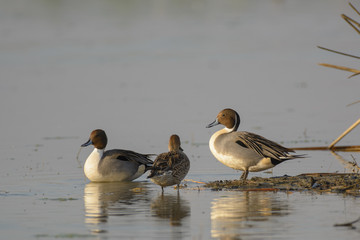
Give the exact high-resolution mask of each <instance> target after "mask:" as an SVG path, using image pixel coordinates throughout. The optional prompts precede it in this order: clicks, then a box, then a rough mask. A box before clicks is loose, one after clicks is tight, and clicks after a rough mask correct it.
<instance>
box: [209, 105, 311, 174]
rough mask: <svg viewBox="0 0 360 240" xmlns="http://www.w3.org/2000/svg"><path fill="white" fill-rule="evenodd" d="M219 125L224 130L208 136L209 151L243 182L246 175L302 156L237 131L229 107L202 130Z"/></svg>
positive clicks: (237, 122)
mask: <svg viewBox="0 0 360 240" xmlns="http://www.w3.org/2000/svg"><path fill="white" fill-rule="evenodd" d="M219 124H221V125H223V126H225V127H224V128H223V129H221V130H219V131H217V132H215V133H214V134H213V135H212V136H211V138H210V141H209V147H210V151H211V153H212V154H213V155H214V157H215V158H216V159H217V160H218V161H220V162H221V163H222V164H224V165H225V166H228V167H230V168H233V169H236V170H241V171H243V174H242V175H241V177H240V180H244V181H245V180H246V178H247V177H248V174H249V172H259V171H263V170H266V169H270V168H273V167H275V166H276V165H278V164H280V163H282V162H285V161H287V160H290V159H295V158H301V157H304V155H293V154H290V153H294V151H293V150H291V149H289V148H286V147H283V146H281V145H280V144H278V143H276V142H273V141H271V140H269V139H266V138H265V137H262V136H260V135H257V134H255V133H251V132H245V131H237V129H238V127H239V125H240V116H239V114H238V113H237V112H236V111H235V110H233V109H231V108H226V109H223V110H221V111H220V112H219V114H218V115H217V117H216V119H215V121H213V122H212V123H210V124H208V125H207V126H206V127H207V128H211V127H214V126H216V125H219Z"/></svg>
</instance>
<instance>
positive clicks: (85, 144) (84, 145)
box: [81, 139, 92, 147]
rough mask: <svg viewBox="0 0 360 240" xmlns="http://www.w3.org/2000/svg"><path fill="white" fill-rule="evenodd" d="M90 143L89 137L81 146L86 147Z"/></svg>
mask: <svg viewBox="0 0 360 240" xmlns="http://www.w3.org/2000/svg"><path fill="white" fill-rule="evenodd" d="M91 144H92V141H91V139H89V140H88V141H87V142H86V143H84V144H82V145H81V147H86V146H89V145H91Z"/></svg>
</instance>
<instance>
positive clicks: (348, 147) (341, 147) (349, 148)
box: [291, 145, 360, 152]
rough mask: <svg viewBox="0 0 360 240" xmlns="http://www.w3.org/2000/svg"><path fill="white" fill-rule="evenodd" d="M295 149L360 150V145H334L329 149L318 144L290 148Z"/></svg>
mask: <svg viewBox="0 0 360 240" xmlns="http://www.w3.org/2000/svg"><path fill="white" fill-rule="evenodd" d="M291 149H292V150H296V151H325V150H332V151H338V152H360V145H354V146H334V147H332V148H331V149H330V148H329V147H328V146H318V147H297V148H291Z"/></svg>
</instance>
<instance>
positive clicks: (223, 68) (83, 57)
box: [0, 0, 360, 239]
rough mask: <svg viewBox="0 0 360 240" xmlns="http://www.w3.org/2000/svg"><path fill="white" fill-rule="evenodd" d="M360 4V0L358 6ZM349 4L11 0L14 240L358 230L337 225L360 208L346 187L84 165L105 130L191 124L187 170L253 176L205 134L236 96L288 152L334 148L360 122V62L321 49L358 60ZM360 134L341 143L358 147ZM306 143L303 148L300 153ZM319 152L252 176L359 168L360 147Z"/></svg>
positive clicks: (138, 146)
mask: <svg viewBox="0 0 360 240" xmlns="http://www.w3.org/2000/svg"><path fill="white" fill-rule="evenodd" d="M354 4H355V5H356V4H357V2H354ZM358 8H360V5H359V6H358ZM342 13H345V14H347V15H349V16H350V17H353V18H354V19H358V20H359V19H360V17H359V16H357V15H356V14H355V13H354V12H353V11H352V10H351V8H350V7H349V6H348V5H347V1H339V0H319V1H295V0H273V1H250V0H248V1H245V0H236V1H235V0H234V1H228V0H226V1H215V0H214V1H202V0H199V1H180V0H179V1H162V0H147V1H145V0H143V1H140V0H135V1H111V0H107V1H95V0H86V1H85V0H80V1H50V0H26V1H25V0H23V1H21V0H12V1H10V0H9V1H6V0H5V1H1V2H0V36H1V37H0V110H1V113H2V114H1V115H0V119H1V125H0V132H1V138H0V151H1V158H0V159H1V162H2V167H1V168H0V179H1V185H0V199H1V200H0V201H1V204H0V211H1V217H0V232H1V234H0V238H1V239H53V238H58V239H59V238H60V239H61V238H63V239H67V238H69V239H83V238H86V239H88V238H89V239H92V238H94V239H119V238H122V239H210V238H214V239H264V238H273V239H304V238H308V239H359V237H360V230H359V229H360V224H358V225H357V226H356V227H357V228H356V229H349V228H335V227H333V225H334V224H335V223H342V222H346V221H352V220H354V219H356V218H358V217H359V216H360V200H359V199H358V198H353V197H344V196H342V195H334V194H324V195H317V194H315V195H314V194H310V193H307V192H302V193H288V194H285V193H272V192H230V191H221V192H213V191H210V190H205V189H202V188H201V184H197V183H193V182H188V183H187V184H188V189H182V190H181V191H180V193H179V194H177V191H176V190H174V189H172V188H167V189H166V190H165V194H164V195H163V196H162V195H161V194H160V193H161V190H160V188H159V187H158V186H155V185H153V184H152V183H151V182H149V181H147V180H146V176H143V177H141V178H140V179H138V180H137V181H136V182H133V183H126V184H119V183H117V184H94V183H89V182H88V181H87V180H86V179H85V177H84V175H83V172H82V168H81V165H82V164H83V163H84V160H85V159H86V157H87V155H88V154H89V153H90V151H91V148H86V149H83V150H81V152H80V153H79V161H80V162H81V164H80V165H79V163H78V162H77V161H76V156H77V154H78V152H79V146H80V145H81V144H82V143H84V142H85V141H86V140H87V139H88V136H89V133H90V131H91V130H93V129H95V128H103V129H105V131H106V132H107V134H108V137H109V146H108V148H109V149H111V148H124V149H132V150H135V151H139V152H143V153H160V152H164V151H166V150H167V141H168V138H169V136H170V134H173V133H176V134H178V135H179V136H180V137H181V139H182V141H183V148H184V149H185V152H186V153H187V155H188V156H189V157H190V159H191V169H190V172H189V175H188V176H187V179H192V180H196V181H211V180H217V179H235V178H239V176H240V174H241V172H237V171H235V170H232V169H229V168H227V167H225V166H223V165H222V164H220V163H218V162H217V161H216V160H215V159H214V158H213V156H212V155H211V153H210V151H209V149H208V146H207V142H208V139H209V138H210V136H211V134H212V133H213V132H214V131H216V130H217V129H206V128H205V126H206V125H207V124H208V123H210V122H212V121H213V120H214V118H215V116H216V114H217V113H218V112H219V111H220V110H221V109H222V108H225V107H232V108H234V109H236V110H238V112H239V114H240V116H241V119H242V122H241V125H240V128H241V129H244V130H247V131H252V132H256V133H258V134H261V135H263V136H265V137H268V138H270V139H273V140H275V141H278V142H280V143H282V144H284V145H286V146H288V147H293V146H295V147H300V146H322V145H328V144H329V143H331V142H332V141H333V140H334V139H335V138H336V137H337V136H338V135H339V134H340V133H341V132H343V131H344V130H345V129H346V128H347V127H348V126H349V125H350V124H352V123H353V122H355V121H356V120H357V119H358V118H359V115H358V112H359V107H360V104H357V105H353V106H351V107H346V105H347V104H349V103H352V102H354V101H357V100H359V91H358V89H359V87H360V81H359V78H358V77H355V78H352V79H347V77H348V76H349V74H348V73H346V72H342V71H337V70H334V69H328V68H324V67H320V66H318V65H317V63H319V62H325V63H331V64H337V65H343V66H348V67H353V68H357V65H356V64H355V61H354V60H353V59H349V58H346V57H342V56H339V55H335V54H331V53H328V52H325V51H322V50H319V49H317V48H316V46H317V45H321V46H324V47H328V48H332V49H336V50H339V51H344V52H348V53H352V54H355V55H360V54H358V53H357V52H356V49H358V42H359V36H358V35H357V33H355V31H354V30H353V29H351V27H349V26H348V25H347V24H346V23H345V22H344V21H343V20H342V19H341V18H340V14H342ZM359 133H360V130H359V129H355V130H354V131H353V132H352V133H351V134H350V135H349V136H347V137H346V138H345V139H344V140H342V141H341V144H344V145H348V144H349V145H351V144H356V145H358V139H359V138H358V136H359ZM301 153H304V152H301ZM306 153H307V154H308V155H309V158H307V159H301V160H293V161H289V162H287V163H284V164H281V165H279V166H278V167H276V168H275V169H273V171H272V172H266V173H250V175H249V176H250V177H252V176H265V177H270V176H280V175H284V174H288V175H296V174H299V173H304V172H336V171H338V172H348V171H351V169H349V168H347V166H348V165H349V161H353V159H355V160H356V161H357V162H359V154H358V153H338V154H339V156H334V155H333V154H331V153H330V152H306Z"/></svg>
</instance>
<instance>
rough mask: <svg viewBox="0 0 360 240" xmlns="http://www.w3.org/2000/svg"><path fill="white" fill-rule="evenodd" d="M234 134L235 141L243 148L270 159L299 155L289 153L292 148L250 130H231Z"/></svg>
mask: <svg viewBox="0 0 360 240" xmlns="http://www.w3.org/2000/svg"><path fill="white" fill-rule="evenodd" d="M231 134H236V143H237V144H239V145H240V146H242V147H244V148H249V149H252V150H253V151H255V152H256V153H258V154H259V155H261V156H263V157H266V158H272V159H277V160H280V159H285V158H287V159H291V158H295V157H299V156H293V155H290V154H289V152H294V151H293V150H291V149H289V148H286V147H283V146H281V145H280V144H278V143H276V142H273V141H271V140H269V139H266V138H264V137H262V136H260V135H257V134H255V133H250V132H233V133H231Z"/></svg>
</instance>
